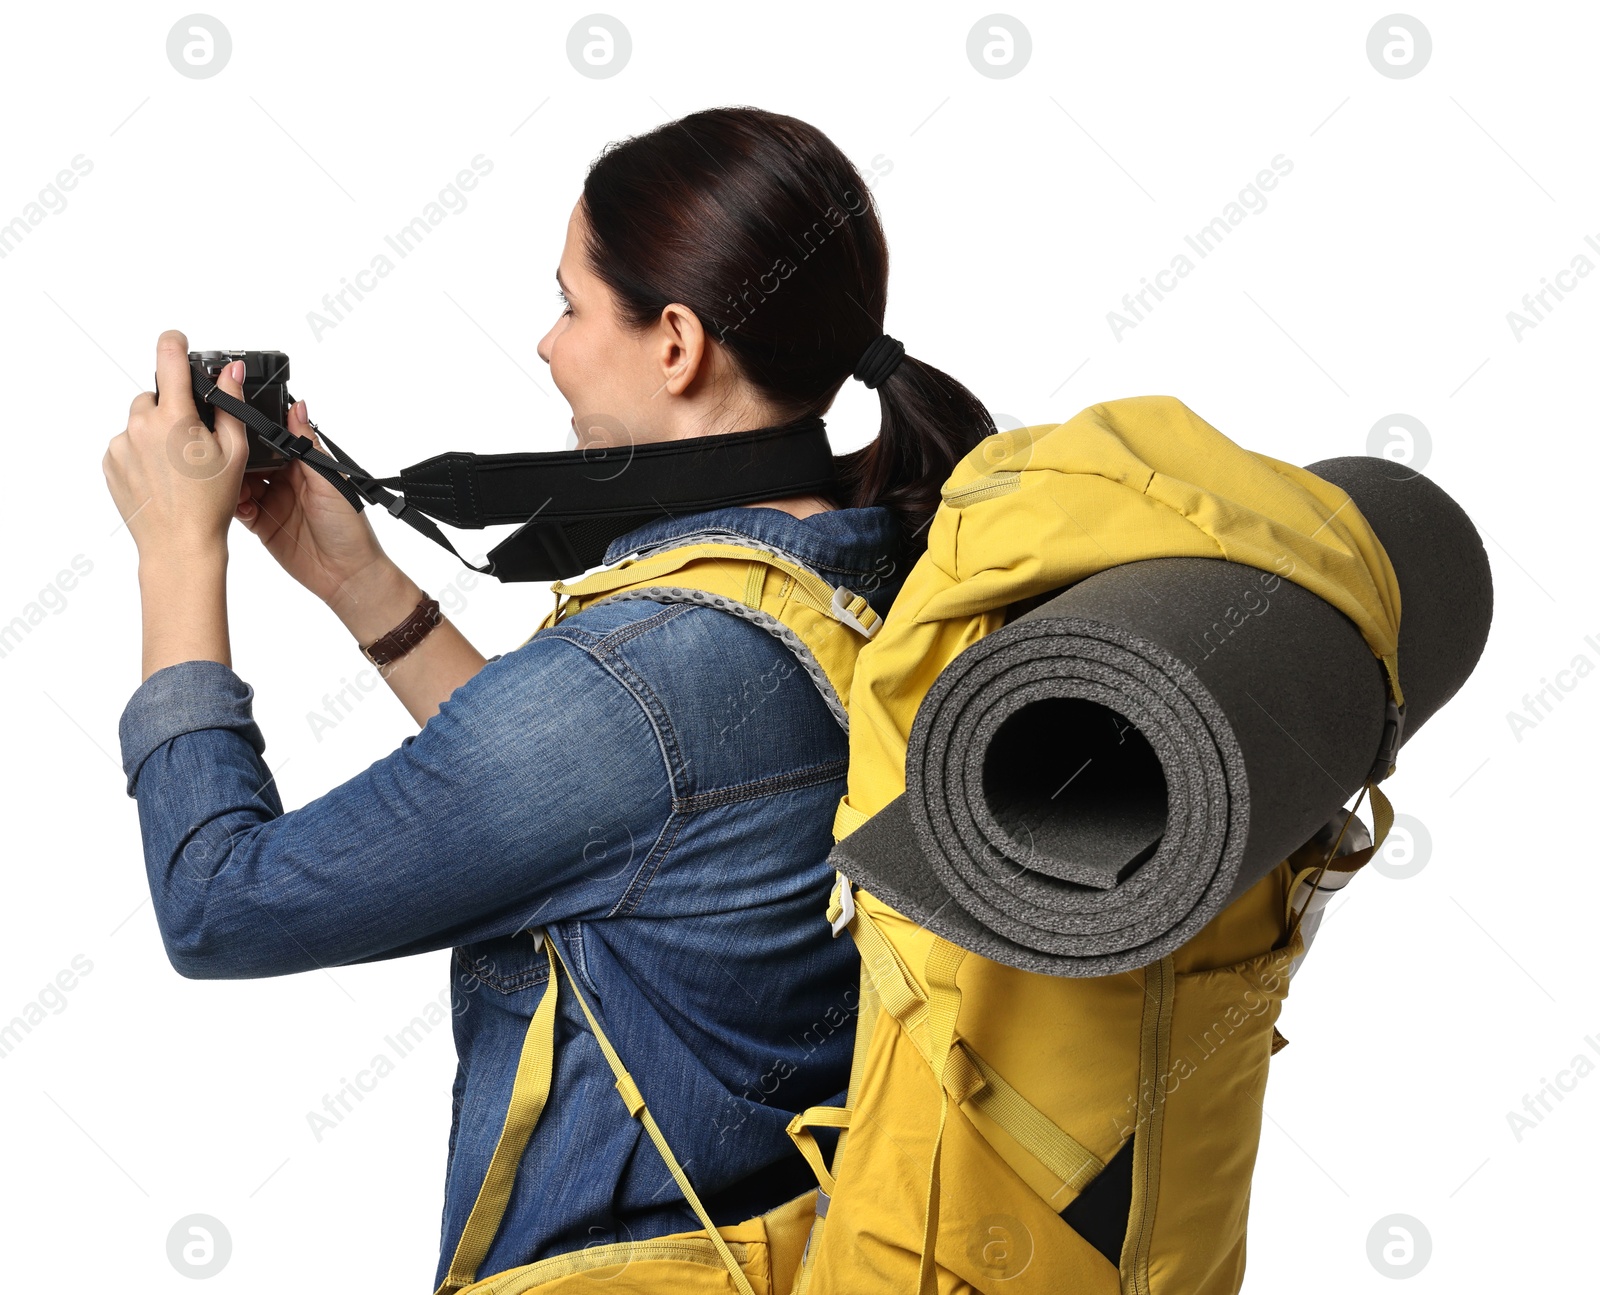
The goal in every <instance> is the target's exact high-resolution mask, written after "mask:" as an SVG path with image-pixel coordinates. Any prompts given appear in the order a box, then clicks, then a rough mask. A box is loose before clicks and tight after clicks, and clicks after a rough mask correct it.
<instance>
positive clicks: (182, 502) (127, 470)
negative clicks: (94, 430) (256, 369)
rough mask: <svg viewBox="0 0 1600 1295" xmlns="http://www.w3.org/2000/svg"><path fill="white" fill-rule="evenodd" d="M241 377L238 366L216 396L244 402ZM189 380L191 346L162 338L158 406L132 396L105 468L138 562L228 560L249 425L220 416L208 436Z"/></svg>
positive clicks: (147, 396)
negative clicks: (218, 554)
mask: <svg viewBox="0 0 1600 1295" xmlns="http://www.w3.org/2000/svg"><path fill="white" fill-rule="evenodd" d="M243 370H244V365H243V363H242V362H241V361H238V360H235V361H234V362H233V363H232V364H230V365H229V366H228V367H227V368H225V369H224V370H223V371H222V374H221V376H220V377H219V378H218V379H217V386H218V388H219V389H220V390H222V391H224V392H226V393H227V394H229V395H231V396H234V397H236V398H239V399H242V398H243V396H244V385H243V378H244V372H243ZM189 372H190V370H189V339H188V338H186V337H185V336H184V335H183V334H182V333H180V332H178V331H177V330H176V329H169V330H168V331H167V332H165V333H162V334H161V337H160V338H159V339H158V340H157V342H156V378H157V385H158V386H159V387H160V388H161V396H160V402H159V403H157V399H156V395H155V393H154V392H150V391H142V392H140V393H139V395H137V396H135V397H134V401H133V406H132V407H131V408H130V409H129V410H128V428H127V430H126V431H124V432H120V433H118V434H117V435H116V436H114V437H112V438H111V445H110V447H109V448H108V449H107V450H106V454H105V458H104V459H103V460H101V464H100V466H101V468H102V469H103V470H104V472H105V476H106V485H107V486H108V487H109V488H110V490H111V497H112V499H113V500H114V501H115V502H116V505H117V511H118V512H119V513H121V514H122V518H123V520H124V521H125V522H127V524H128V533H129V534H131V535H132V536H133V542H134V543H135V544H136V545H138V548H139V557H140V560H141V561H143V560H146V559H149V558H151V557H159V556H161V555H165V554H172V555H174V556H178V555H182V556H198V555H201V554H208V553H212V552H215V551H217V550H221V551H222V552H223V553H226V551H227V542H228V541H227V536H228V523H229V522H230V521H231V520H232V519H233V515H234V510H235V508H237V506H238V504H239V499H240V486H241V483H242V482H243V480H244V469H245V463H246V461H247V459H248V458H249V441H248V439H247V437H246V435H245V429H244V424H242V423H241V422H240V421H239V420H238V419H237V418H235V417H233V415H232V414H225V413H223V412H222V411H221V410H220V409H218V410H215V414H216V425H217V430H216V431H215V433H213V432H211V431H209V430H208V429H207V428H206V425H205V424H204V423H202V422H201V421H200V415H199V413H198V412H197V411H196V409H195V403H194V392H193V389H192V388H191V386H190V381H189Z"/></svg>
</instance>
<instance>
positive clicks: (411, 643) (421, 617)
mask: <svg viewBox="0 0 1600 1295" xmlns="http://www.w3.org/2000/svg"><path fill="white" fill-rule="evenodd" d="M443 619H444V616H443V615H442V614H441V613H440V611H439V600H438V599H437V598H427V597H424V598H423V600H422V601H421V602H420V603H418V604H417V605H416V607H415V609H414V610H413V611H412V613H411V615H409V616H407V617H406V618H405V620H403V621H401V622H400V624H398V625H396V626H395V627H394V628H393V629H392V630H390V631H389V632H388V633H387V634H385V635H384V636H383V637H382V638H380V639H377V640H375V641H374V642H372V643H368V644H367V645H366V646H364V647H363V648H362V649H361V651H362V652H363V653H365V654H366V657H367V660H369V661H371V662H372V664H373V665H380V666H381V665H388V664H389V662H391V661H396V660H398V659H399V658H400V657H403V656H404V655H405V654H406V653H407V652H409V651H411V649H412V648H414V647H416V645H417V644H418V643H420V642H422V640H423V639H425V638H427V637H428V635H429V633H430V632H431V631H432V630H433V627H434V626H435V625H437V624H438V623H439V622H440V621H442V620H443Z"/></svg>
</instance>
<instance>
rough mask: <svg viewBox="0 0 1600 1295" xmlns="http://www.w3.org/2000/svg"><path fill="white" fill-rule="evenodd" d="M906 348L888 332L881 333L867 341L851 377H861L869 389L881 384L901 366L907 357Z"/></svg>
mask: <svg viewBox="0 0 1600 1295" xmlns="http://www.w3.org/2000/svg"><path fill="white" fill-rule="evenodd" d="M905 354H906V348H905V347H903V346H902V345H900V343H899V342H897V341H896V340H895V339H894V338H892V337H890V336H889V334H887V333H880V334H879V335H878V336H877V337H874V338H873V339H872V341H870V342H869V343H867V349H866V350H865V351H863V352H862V353H861V358H860V359H859V360H857V361H856V367H855V370H854V372H852V373H851V375H850V376H851V377H853V378H859V379H860V381H861V383H862V385H863V386H865V387H866V388H867V389H868V390H869V391H870V390H871V389H873V388H874V387H877V386H880V385H882V383H883V380H884V379H885V378H887V377H888V376H889V375H890V374H891V373H893V372H894V371H895V369H896V368H898V367H899V365H900V361H901V360H903V359H905Z"/></svg>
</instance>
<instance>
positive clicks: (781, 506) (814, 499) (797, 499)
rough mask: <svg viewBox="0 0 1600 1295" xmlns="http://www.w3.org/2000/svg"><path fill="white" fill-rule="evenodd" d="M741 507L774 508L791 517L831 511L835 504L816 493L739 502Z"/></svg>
mask: <svg viewBox="0 0 1600 1295" xmlns="http://www.w3.org/2000/svg"><path fill="white" fill-rule="evenodd" d="M739 507H741V508H776V509H777V510H778V511H779V512H783V513H788V514H789V515H790V516H791V517H810V516H811V515H812V514H813V513H827V512H832V511H833V510H834V508H835V507H836V505H834V504H830V503H829V502H828V501H827V500H826V499H821V498H819V497H818V496H816V495H790V496H789V497H788V498H786V499H763V500H761V501H760V502H759V503H754V504H740V505H739Z"/></svg>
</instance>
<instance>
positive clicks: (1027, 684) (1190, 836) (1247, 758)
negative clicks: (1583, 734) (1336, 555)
mask: <svg viewBox="0 0 1600 1295" xmlns="http://www.w3.org/2000/svg"><path fill="white" fill-rule="evenodd" d="M1311 470H1312V471H1314V472H1316V473H1317V474H1318V475H1319V476H1322V477H1323V478H1324V479H1326V480H1329V481H1331V482H1333V483H1334V484H1336V485H1339V486H1341V487H1342V488H1343V489H1345V490H1346V491H1348V492H1349V494H1350V495H1351V497H1352V499H1353V501H1354V502H1355V504H1356V506H1357V507H1358V508H1359V509H1360V510H1361V512H1362V514H1363V515H1364V516H1365V517H1366V518H1367V520H1368V521H1369V523H1370V524H1371V525H1372V528H1373V530H1374V531H1375V532H1376V533H1377V535H1378V538H1379V540H1380V541H1381V542H1382V543H1383V545H1384V548H1385V550H1386V551H1387V553H1388V554H1389V558H1390V561H1391V562H1392V563H1393V565H1394V567H1395V573H1396V576H1397V578H1398V580H1399V583H1400V591H1401V632H1400V648H1399V660H1400V680H1401V685H1402V687H1403V688H1404V689H1405V691H1406V701H1407V716H1406V719H1407V722H1406V731H1405V738H1406V739H1407V740H1409V738H1410V737H1411V736H1412V735H1414V734H1415V733H1416V731H1417V729H1418V728H1419V727H1421V724H1422V722H1423V721H1425V720H1426V719H1427V718H1428V717H1429V716H1431V715H1432V714H1434V713H1435V712H1436V711H1437V710H1438V708H1439V707H1440V706H1441V705H1443V704H1444V702H1445V701H1447V700H1448V699H1449V697H1450V696H1452V695H1453V694H1454V693H1455V691H1456V690H1457V689H1458V688H1459V687H1460V686H1461V684H1462V683H1463V682H1464V681H1465V679H1466V677H1467V675H1468V674H1469V673H1470V672H1471V670H1472V668H1473V666H1474V665H1475V664H1476V662H1477V659H1478V657H1479V655H1480V654H1481V652H1482V649H1483V644H1484V641H1485V640H1486V638H1487V634H1488V626H1489V620H1490V615H1491V611H1492V603H1493V595H1492V589H1491V585H1490V581H1489V567H1488V560H1487V558H1486V556H1485V555H1484V552H1483V547H1482V544H1481V542H1480V541H1479V539H1478V536H1477V532H1476V531H1475V530H1474V529H1473V527H1472V524H1471V522H1470V521H1469V520H1468V519H1467V517H1466V514H1465V513H1464V512H1462V510H1461V509H1460V508H1459V506H1457V505H1456V504H1455V502H1454V501H1453V500H1451V499H1450V498H1449V496H1448V495H1446V494H1445V493H1444V492H1443V491H1442V490H1440V489H1439V488H1438V487H1437V486H1436V485H1434V484H1433V483H1432V482H1430V481H1428V480H1427V479H1426V478H1425V477H1423V476H1421V475H1420V474H1418V473H1415V472H1412V471H1411V470H1410V469H1407V468H1404V467H1402V466H1400V465H1398V464H1395V463H1391V462H1388V461H1386V460H1380V459H1372V458H1347V459H1332V460H1327V461H1325V462H1322V463H1319V464H1315V465H1313V466H1312V469H1311ZM1385 696H1386V694H1385V689H1384V682H1383V667H1382V665H1381V663H1380V662H1379V661H1378V660H1377V658H1375V657H1374V656H1373V654H1372V652H1371V650H1370V649H1369V648H1368V647H1367V645H1366V643H1365V641H1364V640H1363V639H1362V637H1361V635H1360V633H1359V631H1358V630H1357V629H1356V628H1355V626H1354V625H1353V624H1352V623H1351V622H1350V621H1349V620H1348V619H1347V618H1346V617H1345V616H1344V615H1343V614H1342V613H1340V612H1339V611H1337V610H1336V609H1335V608H1333V607H1332V606H1331V605H1329V604H1328V603H1325V602H1323V601H1322V600H1321V599H1320V598H1318V597H1316V596H1315V595H1314V594H1312V593H1310V592H1309V591H1307V590H1305V589H1303V588H1301V587H1300V586H1298V585H1295V584H1293V583H1291V582H1290V581H1288V580H1285V579H1281V578H1274V577H1272V576H1271V574H1270V573H1266V572H1262V571H1260V570H1258V569H1256V568H1254V567H1248V566H1243V565H1240V564H1237V563H1233V562H1228V561H1225V560H1222V559H1208V558H1153V559H1150V560H1148V561H1143V562H1134V563H1128V564H1125V565H1122V566H1118V567H1113V568H1110V569H1109V570H1106V571H1103V572H1100V573H1099V574H1097V575H1094V576H1091V577H1089V578H1088V579H1085V580H1082V581H1080V582H1079V583H1077V584H1076V585H1073V586H1072V587H1071V588H1069V589H1066V590H1065V591H1063V592H1062V593H1060V594H1058V595H1057V596H1056V597H1054V598H1052V599H1051V600H1049V601H1048V602H1046V603H1044V604H1043V605H1041V606H1038V607H1035V608H1034V609H1033V610H1031V611H1029V612H1027V613H1026V614H1024V615H1022V616H1019V617H1017V618H1016V619H1015V620H1014V621H1012V622H1011V623H1010V624H1008V625H1006V626H1005V627H1004V628H1002V629H1000V630H998V631H996V632H995V633H993V634H990V635H988V636H987V637H985V638H983V639H981V640H979V641H978V642H977V643H975V644H974V645H973V646H972V647H971V648H969V649H968V650H967V651H965V652H964V653H962V654H961V656H960V657H958V658H957V659H956V660H955V661H953V662H951V664H950V665H949V666H948V667H947V668H946V669H945V671H944V672H943V673H942V674H941V675H940V676H939V678H938V679H937V680H936V681H935V683H934V685H933V687H932V688H931V689H929V691H928V694H927V696H926V697H925V698H924V700H923V702H922V705H921V707H920V708H919V710H918V712H917V717H916V720H915V723H914V724H913V727H912V731H911V734H910V740H909V745H908V748H907V755H906V792H905V794H904V795H902V796H900V797H898V798H896V799H895V800H894V801H893V802H891V803H890V804H889V805H887V806H886V807H885V808H884V809H883V810H882V811H880V812H879V813H878V814H876V815H874V816H873V817H872V818H871V819H869V820H868V821H867V822H866V823H865V824H863V825H862V826H861V827H860V828H858V829H857V830H856V831H855V832H853V833H851V834H850V835H849V836H848V837H846V838H845V839H844V840H843V841H841V842H840V843H839V844H838V845H837V846H836V847H835V849H834V852H833V858H832V861H833V863H834V865H835V866H836V867H837V868H839V870H840V871H842V872H843V873H845V875H846V876H848V877H850V878H851V879H852V880H854V881H856V882H858V883H860V884H861V885H863V886H865V887H866V889H868V890H869V891H871V892H872V893H873V894H875V895H877V896H878V897H879V898H881V899H883V900H884V901H885V902H887V903H889V904H891V905H893V906H894V907H895V908H897V909H899V910H900V911H902V912H904V913H906V914H907V915H909V916H911V917H913V918H915V919H917V920H919V921H922V922H924V923H925V924H926V925H927V926H928V927H929V928H930V929H932V930H933V931H935V932H936V933H938V934H940V935H943V936H945V937H946V938H948V939H950V940H953V941H954V942H955V943H957V944H960V945H962V946H963V947H965V948H968V949H971V950H973V951H974V952H977V953H980V954H982V955H984V956H985V957H989V958H993V959H994V960H996V961H998V962H1002V963H1006V964H1008V965H1011V966H1016V967H1020V968H1023V969H1025V970H1029V971H1037V972H1043V973H1046V974H1051V975H1067V976H1098V975H1110V974H1114V973H1117V972H1121V971H1125V970H1129V969H1131V968H1134V967H1139V966H1143V965H1145V964H1147V963H1149V962H1152V961H1155V960H1156V959H1158V958H1160V957H1162V956H1163V955H1165V954H1166V953H1169V952H1171V951H1172V950H1173V949H1175V948H1177V947H1178V946H1179V945H1181V944H1183V943H1184V942H1185V941H1186V940H1188V939H1189V938H1191V937H1192V936H1193V935H1195V934H1196V933H1198V931H1199V930H1200V928H1201V927H1203V926H1204V925H1205V924H1206V923H1207V922H1209V921H1210V920H1211V919H1212V918H1213V917H1214V916H1216V914H1217V913H1218V912H1220V911H1221V910H1222V908H1223V907H1225V906H1226V905H1227V904H1228V903H1229V902H1230V901H1231V900H1232V899H1234V898H1236V897H1237V896H1239V895H1240V894H1242V893H1243V892H1244V891H1245V890H1247V889H1248V888H1249V887H1250V886H1252V885H1254V884H1255V882H1256V881H1258V880H1259V879H1260V878H1261V877H1263V876H1265V875H1266V873H1267V872H1269V871H1271V869H1272V868H1273V867H1275V866H1276V865H1277V863H1278V862H1279V861H1280V860H1282V859H1283V858H1284V857H1285V856H1286V855H1287V854H1288V853H1290V852H1291V851H1292V850H1293V849H1295V848H1296V847H1297V846H1299V845H1300V844H1301V843H1302V842H1304V841H1305V840H1306V839H1307V838H1309V837H1310V836H1311V834H1312V833H1313V832H1314V831H1315V830H1316V829H1317V828H1318V827H1320V826H1321V825H1322V824H1323V823H1324V822H1325V821H1326V820H1327V819H1328V817H1329V816H1330V815H1331V814H1333V813H1334V812H1335V811H1336V810H1337V809H1338V808H1339V807H1340V806H1341V805H1343V804H1344V803H1346V802H1347V801H1348V800H1349V798H1350V797H1351V796H1353V795H1354V794H1355V793H1356V792H1357V791H1358V790H1359V789H1360V787H1361V784H1362V782H1363V781H1364V780H1365V777H1366V775H1367V772H1368V770H1369V769H1370V767H1371V765H1372V762H1373V758H1374V756H1375V754H1376V752H1377V749H1378V743H1379V739H1380V735H1381V731H1382V724H1383V712H1384V702H1385Z"/></svg>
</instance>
